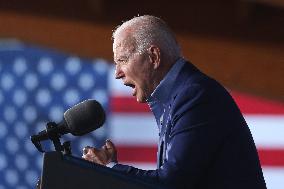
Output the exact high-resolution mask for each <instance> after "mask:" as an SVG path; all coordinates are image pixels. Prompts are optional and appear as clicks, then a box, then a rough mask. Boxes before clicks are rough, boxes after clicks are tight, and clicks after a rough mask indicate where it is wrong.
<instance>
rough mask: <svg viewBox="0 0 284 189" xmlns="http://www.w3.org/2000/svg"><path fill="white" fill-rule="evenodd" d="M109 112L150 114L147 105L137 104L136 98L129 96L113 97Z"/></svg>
mask: <svg viewBox="0 0 284 189" xmlns="http://www.w3.org/2000/svg"><path fill="white" fill-rule="evenodd" d="M110 110H111V112H113V113H116V112H123V113H141V112H150V109H149V106H148V105H147V103H143V104H142V103H138V102H137V101H136V98H134V97H130V96H115V97H112V98H111V100H110Z"/></svg>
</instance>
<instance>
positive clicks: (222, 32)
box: [0, 0, 284, 189]
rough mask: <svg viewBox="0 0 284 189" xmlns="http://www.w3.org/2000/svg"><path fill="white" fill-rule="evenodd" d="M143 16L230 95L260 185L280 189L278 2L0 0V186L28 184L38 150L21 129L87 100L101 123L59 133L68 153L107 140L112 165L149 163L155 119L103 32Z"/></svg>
mask: <svg viewBox="0 0 284 189" xmlns="http://www.w3.org/2000/svg"><path fill="white" fill-rule="evenodd" d="M143 14H152V15H155V16H158V17H161V18H162V19H164V20H165V21H166V22H167V23H168V24H169V26H170V27H171V28H172V29H173V30H174V32H175V33H176V35H177V39H178V41H179V43H180V44H181V47H182V50H183V54H184V56H185V57H186V58H187V59H188V60H190V61H191V62H192V63H193V64H195V65H196V66H197V67H199V68H200V69H201V70H202V71H204V72H205V73H207V74H208V75H210V76H212V77H213V78H215V79H216V80H218V81H219V82H221V83H222V84H223V85H224V86H225V87H226V88H227V89H228V90H229V91H230V92H231V94H232V96H233V97H234V99H235V100H236V102H237V103H238V105H239V107H240V109H241V111H242V113H243V114H244V116H245V118H246V121H247V122H248V124H249V127H250V130H251V132H252V134H253V137H254V140H255V143H256V145H257V148H258V152H259V156H260V161H261V164H262V168H263V171H264V176H265V180H266V183H267V186H268V188H271V189H280V188H281V189H282V188H283V186H284V84H283V83H284V1H283V0H216V1H209V0H200V1H193V0H187V1H186V0H183V1H182V0H176V1H174V2H170V1H169V2H165V1H162V0H156V1H150V0H145V1H139V2H136V1H130V0H120V1H111V0H81V1H67V0H61V1H55V0H49V1H36V0H26V1H16V0H9V1H8V0H0V172H1V174H0V189H10V188H11V189H12V188H13V189H27V188H34V186H35V183H36V180H37V178H38V177H39V176H40V172H41V169H42V162H41V161H42V154H41V153H40V152H38V151H37V150H36V149H35V147H34V146H33V144H32V143H31V142H30V140H29V136H30V135H32V134H35V133H36V132H39V131H41V130H43V129H44V128H45V124H46V123H47V122H49V121H56V122H59V121H60V120H62V116H63V113H64V111H65V110H67V109H68V108H70V107H72V106H73V105H75V104H77V103H78V102H80V101H82V100H84V99H90V98H94V99H96V100H98V101H99V102H100V103H101V104H102V105H103V107H104V108H105V110H106V112H107V115H108V116H107V122H106V123H105V125H104V126H103V127H102V128H100V129H98V130H96V131H94V132H92V133H90V134H88V135H86V136H84V137H73V136H69V135H67V136H64V138H63V141H64V140H71V141H72V149H73V154H74V155H75V156H78V157H80V156H81V149H82V148H83V147H84V146H86V145H91V146H92V145H95V146H100V145H101V144H102V143H103V142H104V140H105V139H106V138H111V139H113V140H114V142H115V143H116V144H117V146H118V150H119V157H118V158H119V161H120V162H123V163H128V164H131V165H135V166H138V167H140V168H143V169H155V161H156V150H157V148H156V143H157V139H158V134H157V128H156V124H155V121H154V118H153V116H152V115H151V112H149V109H148V107H147V105H141V104H137V103H136V101H135V99H133V98H132V97H131V91H129V89H127V88H125V87H124V86H123V85H122V84H121V83H120V82H119V81H115V80H114V78H113V71H114V68H113V65H112V56H113V55H112V41H111V34H112V30H113V29H114V28H115V27H116V26H117V25H119V24H121V23H122V21H124V20H128V19H130V18H132V17H134V16H137V15H143ZM44 146H45V149H46V150H47V151H49V150H53V145H52V144H51V143H50V142H49V141H46V142H44Z"/></svg>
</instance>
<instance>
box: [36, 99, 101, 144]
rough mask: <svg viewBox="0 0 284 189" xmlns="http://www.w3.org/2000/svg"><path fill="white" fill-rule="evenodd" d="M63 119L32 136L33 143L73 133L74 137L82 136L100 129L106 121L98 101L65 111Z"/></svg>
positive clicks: (87, 101)
mask: <svg viewBox="0 0 284 189" xmlns="http://www.w3.org/2000/svg"><path fill="white" fill-rule="evenodd" d="M63 117H64V119H63V120H62V121H61V122H60V123H58V124H56V123H54V122H49V123H48V124H47V127H46V130H43V131H41V132H39V133H38V134H37V135H33V136H31V140H32V141H33V143H34V142H38V141H42V140H47V139H52V137H54V136H57V137H60V136H61V135H64V134H67V133H71V134H72V135H74V136H82V135H84V134H87V133H89V132H91V131H94V130H96V129H98V128H100V127H101V126H102V125H103V124H104V122H105V119H106V116H105V112H104V109H103V108H102V106H101V104H100V103H99V102H97V101H96V100H85V101H83V102H80V103H79V104H77V105H75V106H73V107H72V108H70V109H68V110H67V111H65V112H64V116H63ZM49 125H51V126H49ZM54 125H55V126H54Z"/></svg>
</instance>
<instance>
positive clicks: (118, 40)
mask: <svg viewBox="0 0 284 189" xmlns="http://www.w3.org/2000/svg"><path fill="white" fill-rule="evenodd" d="M135 48H136V43H135V40H134V38H133V37H131V36H130V35H127V33H120V34H117V35H116V37H115V38H114V40H113V53H114V56H116V55H118V54H120V53H122V52H124V53H133V52H134V51H135Z"/></svg>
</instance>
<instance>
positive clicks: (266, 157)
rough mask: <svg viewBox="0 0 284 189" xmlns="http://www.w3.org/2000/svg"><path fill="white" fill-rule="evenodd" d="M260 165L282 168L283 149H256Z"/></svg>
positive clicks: (283, 160)
mask: <svg viewBox="0 0 284 189" xmlns="http://www.w3.org/2000/svg"><path fill="white" fill-rule="evenodd" d="M258 155H259V159H260V162H261V165H264V166H284V149H265V148H264V149H258Z"/></svg>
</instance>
